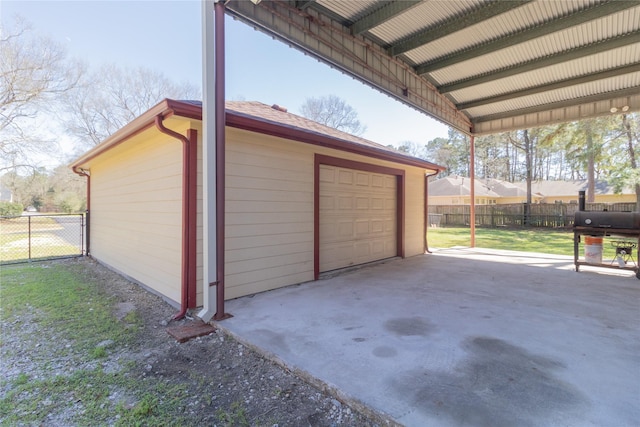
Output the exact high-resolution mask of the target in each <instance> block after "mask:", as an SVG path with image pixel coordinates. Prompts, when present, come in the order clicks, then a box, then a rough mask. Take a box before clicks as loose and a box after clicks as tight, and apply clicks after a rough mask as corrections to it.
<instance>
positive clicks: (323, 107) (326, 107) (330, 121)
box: [300, 95, 367, 135]
mask: <svg viewBox="0 0 640 427" xmlns="http://www.w3.org/2000/svg"><path fill="white" fill-rule="evenodd" d="M300 111H301V114H302V115H303V116H304V117H306V118H308V119H311V120H314V121H316V122H318V123H322V124H323V125H326V126H329V127H332V128H334V129H338V130H341V131H343V132H348V133H350V134H353V135H362V134H363V133H364V132H365V131H366V130H367V127H366V126H364V125H363V124H362V123H360V120H358V113H357V112H356V110H354V109H353V107H351V106H350V105H348V104H347V103H346V102H345V101H344V100H343V99H342V98H339V97H337V96H335V95H329V96H323V97H320V98H307V100H306V101H305V103H304V104H303V105H302V108H301V109H300Z"/></svg>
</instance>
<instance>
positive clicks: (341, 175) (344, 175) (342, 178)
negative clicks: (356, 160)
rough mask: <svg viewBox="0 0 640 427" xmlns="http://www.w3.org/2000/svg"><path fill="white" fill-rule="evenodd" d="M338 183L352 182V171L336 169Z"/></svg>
mask: <svg viewBox="0 0 640 427" xmlns="http://www.w3.org/2000/svg"><path fill="white" fill-rule="evenodd" d="M338 183H339V184H353V171H348V170H344V169H340V170H339V171H338Z"/></svg>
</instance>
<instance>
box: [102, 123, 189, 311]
mask: <svg viewBox="0 0 640 427" xmlns="http://www.w3.org/2000/svg"><path fill="white" fill-rule="evenodd" d="M150 135H152V136H150ZM181 159H182V146H181V144H180V143H179V142H177V141H176V140H174V139H172V138H170V137H168V136H166V135H161V134H158V133H156V132H152V131H146V132H144V133H142V134H141V135H138V136H136V137H134V138H132V139H131V140H129V141H127V142H126V143H123V144H121V145H119V146H117V147H115V148H114V149H112V150H110V151H108V152H106V153H105V154H103V155H101V156H100V157H98V158H97V159H95V160H93V161H92V162H91V253H92V255H93V256H94V257H95V258H96V259H98V260H100V261H101V262H103V263H105V264H107V265H109V266H110V267H112V268H114V269H115V270H118V271H119V272H121V273H123V274H125V275H127V276H129V277H130V278H132V279H134V280H135V281H137V282H140V283H142V284H144V285H145V286H148V287H150V288H151V289H153V290H154V291H156V292H158V293H160V294H162V295H165V296H166V297H168V298H169V299H171V300H173V301H174V302H178V301H180V285H181V280H180V271H181V270H180V269H181V255H182V254H181V242H182V202H181V200H182V162H181Z"/></svg>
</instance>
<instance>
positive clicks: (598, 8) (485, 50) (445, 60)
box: [416, 0, 638, 74]
mask: <svg viewBox="0 0 640 427" xmlns="http://www.w3.org/2000/svg"><path fill="white" fill-rule="evenodd" d="M505 3H509V2H505ZM637 5H638V3H637V2H634V1H615V0H613V1H608V2H606V3H600V4H595V5H593V6H591V7H589V8H587V9H584V10H580V11H578V12H576V13H574V14H571V15H567V16H564V17H561V18H558V19H554V20H551V21H549V22H546V23H542V24H538V25H535V26H533V27H531V28H529V29H526V30H522V31H518V32H516V33H514V34H511V35H509V36H505V37H500V38H497V39H495V40H492V41H490V42H486V43H483V44H481V45H479V46H474V47H471V48H469V49H466V50H463V51H460V52H457V53H454V54H452V55H449V56H445V57H441V58H436V59H434V60H432V61H429V62H426V63H423V64H420V65H418V66H417V67H416V73H417V74H426V73H430V72H432V71H435V70H439V69H442V68H445V67H449V66H451V65H454V64H458V63H460V62H463V61H467V60H469V59H473V58H476V57H478V56H481V55H486V54H489V53H492V52H496V51H498V50H501V49H505V48H507V47H511V46H515V45H517V44H520V43H524V42H526V41H528V40H533V39H535V38H538V37H542V36H545V35H548V34H551V33H553V32H556V31H561V30H564V29H566V28H569V27H571V26H574V25H579V24H582V23H585V22H588V21H591V20H593V19H597V18H602V17H603V16H606V15H610V14H612V13H616V12H621V11H623V10H626V9H629V8H632V7H636V6H637Z"/></svg>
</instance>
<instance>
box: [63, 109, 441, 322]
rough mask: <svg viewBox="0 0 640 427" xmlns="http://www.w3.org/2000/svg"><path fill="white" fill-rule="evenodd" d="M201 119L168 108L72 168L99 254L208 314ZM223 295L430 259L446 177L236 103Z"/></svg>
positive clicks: (94, 252) (374, 147)
mask: <svg viewBox="0 0 640 427" xmlns="http://www.w3.org/2000/svg"><path fill="white" fill-rule="evenodd" d="M201 117H202V111H201V105H200V103H199V102H191V101H173V100H165V101H163V102H161V103H160V104H158V105H156V106H155V107H153V108H152V109H150V110H149V111H147V112H146V113H145V114H143V115H141V116H140V117H138V118H137V119H136V120H134V121H133V122H131V123H130V124H128V125H127V126H125V127H124V128H123V129H121V130H120V131H118V132H117V133H116V134H114V135H113V136H112V137H110V138H109V139H107V140H106V141H104V142H103V143H101V144H100V145H98V146H96V147H95V148H94V149H92V150H90V151H89V152H87V153H86V154H84V155H83V156H81V157H80V158H79V159H77V160H76V161H75V162H73V164H72V165H71V166H72V168H73V170H74V171H75V172H76V173H78V174H82V175H85V176H87V179H88V207H89V232H88V237H89V239H88V252H89V254H90V255H91V256H92V257H93V258H95V259H97V260H98V261H100V262H101V263H103V264H105V265H107V266H109V267H110V268H112V269H114V270H116V271H118V272H120V273H121V274H123V275H125V276H127V277H128V278H130V279H132V280H134V281H136V282H138V283H140V284H142V285H144V286H146V287H148V288H149V289H151V290H153V291H154V292H156V293H158V294H161V295H163V296H164V297H165V298H166V299H167V300H168V301H170V302H172V303H176V304H180V305H181V307H182V308H183V310H186V309H187V308H194V307H197V306H200V305H202V293H203V292H202V289H203V279H202V278H203V254H202V247H203V241H202V235H203V229H202V228H203V219H202V209H203V202H202V188H203V185H202V184H203V183H202V170H201V158H202V142H201V139H200V137H201V135H202V123H201ZM225 121H226V162H225V165H226V172H225V175H224V181H225V187H224V188H225V193H226V196H225V202H224V212H225V227H224V232H225V240H224V254H225V263H224V270H225V274H224V288H225V299H231V298H237V297H240V296H244V295H248V294H253V293H257V292H262V291H266V290H270V289H275V288H279V287H283V286H287V285H292V284H297V283H302V282H306V281H311V280H317V279H318V277H319V275H320V274H321V273H323V272H327V271H332V270H336V269H341V268H345V267H350V266H354V265H358V264H364V263H368V262H372V261H377V260H381V259H386V258H392V257H407V256H414V255H419V254H424V252H425V249H426V247H425V233H426V221H425V217H426V208H427V206H426V200H427V199H426V190H427V189H426V183H427V176H429V175H433V174H435V173H437V172H439V171H440V170H442V169H443V168H442V167H441V166H438V165H435V164H432V163H430V162H427V161H425V160H422V159H418V158H414V157H411V156H407V155H405V154H403V153H399V152H397V151H395V150H393V149H389V148H387V147H384V146H382V145H380V144H376V143H374V142H371V141H368V140H365V139H363V138H359V137H356V136H353V135H349V134H346V133H344V132H341V131H338V130H335V129H332V128H329V127H326V126H323V125H321V124H318V123H316V122H313V121H311V120H308V119H305V118H302V117H299V116H296V115H294V114H291V113H288V112H287V111H286V109H284V108H281V107H278V106H277V105H274V106H268V105H265V104H262V103H258V102H227V104H226V118H225Z"/></svg>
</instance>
